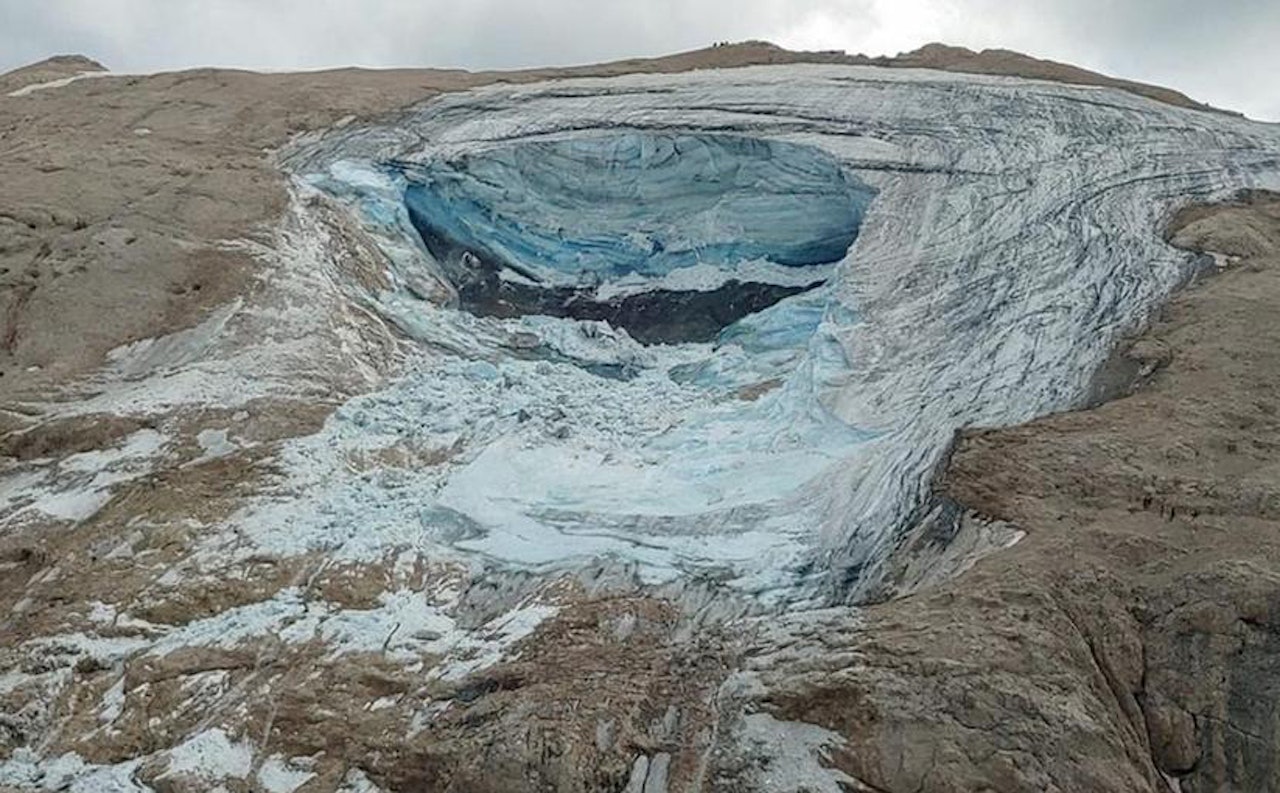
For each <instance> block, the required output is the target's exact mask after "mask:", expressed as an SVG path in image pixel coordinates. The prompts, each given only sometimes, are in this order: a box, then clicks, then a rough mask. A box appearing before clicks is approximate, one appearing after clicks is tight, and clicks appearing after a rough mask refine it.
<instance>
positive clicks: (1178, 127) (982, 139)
mask: <svg viewBox="0 0 1280 793" xmlns="http://www.w3.org/2000/svg"><path fill="white" fill-rule="evenodd" d="M1278 137H1280V135H1277V133H1276V132H1275V130H1274V129H1272V128H1268V127H1265V126H1263V125H1258V124H1254V123H1251V122H1247V121H1244V120H1241V119H1236V118H1231V117H1227V116H1220V115H1215V114H1210V113H1205V112H1198V111H1192V110H1186V109H1181V108H1176V107H1172V106H1167V105H1163V104H1159V103H1156V102H1154V101H1151V100H1148V99H1144V98H1140V97H1137V96H1132V95H1128V94H1124V93H1120V92H1116V91H1113V90H1104V89H1095V88H1083V87H1073V86H1066V85H1060V84H1049V83H1038V82H1031V81H1025V80H1016V79H1007V78H997V77H979V76H967V75H954V74H943V73H935V72H925V71H910V70H897V71H886V70H878V69H871V68H862V67H836V66H812V65H809V66H805V65H796V66H786V67H759V68H747V69H737V70H732V71H705V72H692V73H688V74H680V75H632V76H626V77H619V78H612V79H584V80H574V81H564V82H550V83H542V84H536V85H531V86H525V87H512V86H505V85H499V86H493V87H489V88H483V89H478V90H474V91H470V92H467V93H461V94H454V95H449V96H445V97H441V98H438V99H436V100H433V101H429V102H427V103H425V104H422V105H419V106H417V107H414V108H412V109H411V110H408V111H404V112H402V113H399V114H396V115H393V116H390V117H384V118H382V119H379V120H378V121H377V122H374V123H363V122H362V123H356V124H349V125H347V126H345V127H342V128H340V129H337V130H334V131H331V132H329V133H326V134H322V135H312V136H308V137H306V138H304V139H302V140H299V141H298V142H297V143H295V145H293V146H292V147H291V148H290V149H289V150H288V151H287V152H286V153H285V154H284V155H283V157H282V162H283V164H284V166H285V167H286V168H287V169H288V170H289V171H290V172H291V173H293V174H294V175H295V177H296V178H297V180H298V181H299V183H300V184H301V185H302V186H303V187H302V189H303V190H304V191H311V192H314V193H318V194H320V195H323V196H326V197H328V198H329V199H332V200H333V201H336V202H337V203H338V204H340V205H341V206H342V207H345V209H346V211H349V212H350V213H351V215H352V217H354V218H356V219H357V220H358V222H359V223H360V225H361V227H362V228H363V230H364V232H366V233H367V234H369V235H370V236H371V238H372V239H374V240H375V241H376V242H377V243H378V246H379V248H380V249H381V251H382V252H383V253H384V254H385V256H386V258H387V263H388V266H389V268H390V271H391V273H392V276H393V283H392V285H391V286H390V287H389V288H371V289H370V290H369V291H368V298H369V300H370V302H371V304H372V305H373V306H374V307H375V308H376V310H377V311H378V312H379V313H380V314H381V315H382V316H383V317H385V318H387V319H389V320H390V321H392V322H394V323H395V324H396V325H398V326H399V327H400V328H401V329H402V330H403V331H405V332H406V333H407V334H408V335H409V336H411V337H412V338H414V339H415V340H416V342H417V345H418V346H417V347H416V350H415V352H414V357H413V362H412V363H411V365H410V366H409V367H408V368H407V370H406V372H405V374H404V375H403V376H402V377H400V378H398V379H397V380H395V381H394V382H391V383H389V384H387V385H386V386H385V387H384V388H382V389H381V390H379V391H376V392H374V393H371V394H368V395H366V396H363V397H360V398H358V399H356V400H354V401H352V402H350V403H348V404H347V405H345V406H344V407H343V408H341V409H340V410H339V411H338V413H337V414H336V415H335V416H334V417H333V418H332V419H330V421H329V422H328V424H327V425H326V427H325V429H324V431H323V432H322V433H320V434H319V435H317V436H313V437H311V438H306V439H302V440H299V441H297V442H295V443H294V444H293V446H292V447H291V449H290V450H289V452H288V453H287V455H286V461H287V463H288V464H287V466H286V468H287V470H288V471H289V475H290V476H291V477H293V480H294V482H295V484H296V485H297V486H298V489H299V491H301V492H307V493H308V494H309V495H308V496H307V497H306V498H305V499H302V500H301V501H300V502H298V503H290V504H289V505H288V506H287V508H282V507H279V506H278V505H272V504H262V505H259V506H258V507H257V508H255V509H249V510H248V511H246V512H245V513H244V514H242V515H241V516H240V517H239V520H240V521H241V523H242V525H243V526H244V527H245V529H246V531H247V532H248V534H249V535H250V536H253V537H254V538H255V542H256V543H257V544H258V545H259V546H260V547H265V548H267V549H269V550H276V551H280V552H285V551H290V552H292V551H299V550H303V549H307V548H325V549H329V550H336V551H337V553H338V554H339V555H340V556H341V555H347V556H352V557H361V556H371V555H373V554H376V553H378V552H380V550H381V549H385V548H388V547H392V546H395V547H400V546H402V545H404V544H406V543H407V544H410V545H415V546H417V547H419V548H420V549H428V550H431V551H432V552H433V553H439V554H441V555H444V556H449V557H460V558H464V559H472V560H477V561H479V562H481V563H483V564H491V565H497V566H502V567H507V566H509V567H518V568H532V569H542V570H546V569H560V568H566V567H574V566H580V565H582V564H585V563H587V562H588V561H591V560H598V559H602V558H603V559H608V560H611V562H613V563H619V564H622V565H623V566H626V567H627V568H628V569H631V570H633V571H634V572H635V573H636V574H638V575H639V576H640V577H641V578H642V579H643V580H645V581H649V582H654V583H657V582H666V581H672V580H676V579H683V578H688V577H694V578H697V579H699V580H713V581H718V582H723V583H726V584H728V585H730V586H731V587H734V588H736V589H738V590H740V591H743V592H745V593H749V594H752V595H755V596H758V597H760V598H763V599H765V600H797V599H800V600H807V599H812V598H817V597H826V596H831V595H833V594H834V595H836V596H841V593H847V592H849V591H851V590H856V588H857V587H858V582H859V581H860V580H861V579H862V578H863V577H864V576H865V574H866V573H867V571H868V569H871V568H875V567H876V566H877V565H878V564H880V563H881V562H882V560H883V559H884V557H885V555H886V554H887V553H888V552H889V551H890V550H892V548H893V547H894V545H895V543H896V542H897V540H898V538H899V537H900V533H901V531H902V530H903V529H904V527H906V526H908V525H910V523H911V522H912V521H913V520H914V519H916V518H918V517H919V515H920V514H921V511H922V510H923V509H925V508H926V507H928V505H929V498H930V496H929V483H930V479H931V477H932V476H933V473H934V471H935V468H936V466H937V464H938V462H939V461H940V459H941V458H942V456H943V455H944V454H945V453H946V451H947V449H948V448H949V445H950V443H951V439H952V438H953V436H954V434H955V432H956V431H957V430H959V429H961V428H964V427H972V426H999V425H1007V424H1012V423H1017V422H1023V421H1026V420H1028V419H1031V418H1033V417H1035V416H1039V415H1043V414H1046V413H1050V412H1054V411H1060V410H1065V409H1069V408H1072V407H1075V406H1078V405H1080V404H1081V402H1082V400H1083V399H1084V398H1085V397H1086V394H1087V392H1088V389H1089V386H1090V382H1091V379H1092V378H1093V376H1094V374H1095V372H1096V371H1097V370H1098V368H1099V366H1100V364H1101V363H1102V362H1103V361H1104V359H1105V358H1106V356H1107V355H1108V353H1109V351H1110V350H1111V349H1112V347H1113V345H1114V344H1115V343H1116V341H1117V339H1118V338H1119V337H1120V336H1121V335H1122V334H1124V333H1126V332H1128V331H1130V330H1132V329H1134V328H1135V327H1137V326H1139V325H1140V324H1141V323H1142V321H1143V320H1144V318H1145V317H1147V315H1148V314H1149V312H1151V311H1152V310H1153V309H1154V308H1155V307H1157V306H1158V305H1159V304H1160V303H1161V301H1163V300H1164V299H1165V298H1167V297H1168V295H1169V294H1170V293H1171V292H1173V291H1174V290H1175V289H1177V288H1178V287H1179V286H1180V285H1182V284H1184V283H1185V282H1186V281H1187V280H1188V279H1190V278H1192V277H1193V276H1195V275H1196V274H1197V272H1199V271H1201V270H1203V269H1204V268H1205V267H1206V266H1207V264H1206V262H1204V261H1201V260H1197V259H1196V258H1195V257H1192V256H1189V255H1188V254H1186V253H1184V252H1181V251H1178V250H1175V249H1173V248H1171V247H1169V246H1168V245H1166V244H1165V243H1164V241H1163V240H1162V239H1160V238H1159V236H1157V233H1156V230H1157V229H1159V228H1160V227H1161V226H1162V223H1161V221H1162V220H1163V219H1164V218H1166V217H1167V216H1168V215H1169V214H1170V213H1171V212H1172V211H1173V210H1174V209H1175V208H1176V207H1177V206H1178V205H1180V204H1182V203H1185V202H1187V201H1189V200H1192V199H1209V198H1217V197H1222V196H1225V195H1228V194H1230V193H1232V192H1234V191H1236V190H1238V189H1240V188H1244V187H1250V186H1261V185H1268V184H1270V185H1275V184H1276V173H1277V171H1278V170H1280V162H1278V161H1277V157H1276V151H1277V138H1278ZM406 442H407V443H409V444H410V445H412V446H413V447H415V448H418V449H424V450H430V451H431V454H432V455H434V457H433V459H434V460H436V461H437V462H438V463H439V464H436V465H432V466H428V467H421V468H417V469H397V470H395V471H390V470H387V471H382V472H379V473H374V474H369V473H367V472H359V471H354V470H352V469H350V468H349V467H347V466H344V464H343V463H342V461H343V460H345V459H348V457H349V455H350V454H352V453H354V452H360V451H362V450H365V451H368V450H376V449H377V448H381V447H384V446H387V445H389V444H392V443H406Z"/></svg>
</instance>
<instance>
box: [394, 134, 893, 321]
mask: <svg viewBox="0 0 1280 793" xmlns="http://www.w3.org/2000/svg"><path fill="white" fill-rule="evenodd" d="M393 167H397V168H399V170H400V171H401V172H402V175H403V176H404V178H405V180H406V182H407V186H406V188H405V196H404V200H405V205H406V208H407V210H408V217H409V220H410V222H411V223H412V225H413V227H414V229H415V230H416V231H417V232H418V234H419V235H420V236H421V238H422V241H423V243H424V244H425V246H426V247H427V249H428V250H429V251H430V252H431V254H432V256H434V257H435V258H436V259H437V260H438V261H439V262H440V263H441V266H442V268H443V270H444V272H445V274H446V276H447V277H448V278H449V279H450V281H451V282H452V284H453V286H454V288H455V289H456V290H457V293H458V298H459V302H460V304H461V306H462V307H463V308H465V309H467V310H469V311H471V312H472V313H475V314H478V315H481V316H493V317H503V318H509V317H518V316H524V315H529V314H537V315H545V316H553V317H566V318H572V319H584V320H601V321H606V322H608V323H609V324H611V325H613V326H614V327H618V328H623V329H625V330H626V331H627V332H628V333H630V334H631V336H632V337H633V338H635V339H637V340H638V341H640V342H642V343H680V342H690V341H711V340H712V339H714V338H715V337H716V335H717V334H718V333H720V331H721V330H723V329H724V328H726V327H728V326H729V325H732V324H733V323H735V322H737V321H738V320H740V319H742V318H743V317H746V316H748V315H750V314H755V313H757V312H759V311H761V310H763V309H765V308H768V307H769V306H771V305H773V304H775V303H777V302H778V301H779V300H782V299H784V298H786V297H789V296H791V295H795V294H799V293H801V292H805V291H808V290H810V289H813V288H815V287H817V286H819V285H821V284H822V283H824V282H825V281H826V278H827V275H828V272H827V268H823V267H821V265H830V264H833V263H835V262H838V261H840V260H841V259H843V258H844V256H845V254H846V253H847V252H848V250H849V248H850V247H851V246H852V245H853V242H854V240H856V239H857V236H858V228H859V226H860V225H861V223H862V218H863V214H864V212H865V211H866V208H867V206H868V204H869V203H870V202H871V200H872V198H873V196H874V192H873V191H872V189H871V188H870V187H869V186H867V185H866V184H864V183H863V182H862V181H861V180H859V179H858V178H857V177H855V176H853V175H852V174H850V173H848V172H847V171H846V170H844V169H843V168H842V167H841V165H840V163H839V162H838V161H837V160H836V159H835V158H834V157H832V156H831V155H829V154H827V153H826V152H824V151H822V150H821V149H818V148H814V147H810V146H803V145H798V144H794V143H787V142H782V141H770V140H761V139H755V138H748V137H741V136H732V135H708V134H703V135H688V134H676V133H662V132H636V131H633V132H625V133H620V134H597V135H589V136H585V137H579V138H570V139H559V140H551V141H525V142H520V143H516V144H513V145H509V146H502V147H498V148H494V149H490V150H488V151H484V152H477V153H468V154H464V155H462V156H460V157H457V158H454V159H450V160H435V161H430V162H427V163H425V164H402V165H398V166H393ZM744 263H754V264H756V265H757V267H764V268H766V269H774V270H778V269H785V270H791V271H792V272H791V273H789V274H788V277H786V278H781V279H776V280H775V281H773V282H770V281H767V280H752V279H748V278H744V277H741V276H739V275H737V272H738V268H739V266H740V265H742V264H744ZM681 276H684V278H683V281H682V280H681Z"/></svg>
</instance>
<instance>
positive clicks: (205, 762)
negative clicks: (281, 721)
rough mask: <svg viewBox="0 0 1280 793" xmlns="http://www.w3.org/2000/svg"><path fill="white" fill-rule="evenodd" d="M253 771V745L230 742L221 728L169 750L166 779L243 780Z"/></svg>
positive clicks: (206, 731)
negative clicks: (184, 777)
mask: <svg viewBox="0 0 1280 793" xmlns="http://www.w3.org/2000/svg"><path fill="white" fill-rule="evenodd" d="M252 770H253V745H252V744H251V743H249V742H248V741H233V740H232V739H231V738H230V736H228V735H227V733H226V731H225V730H223V729H222V728H221V727H211V728H209V729H207V730H204V731H203V732H199V733H197V734H195V735H193V736H191V737H190V738H188V739H187V740H185V741H183V742H182V743H180V744H178V745H177V746H175V747H173V748H172V749H170V750H169V767H168V769H167V770H166V771H165V772H164V775H163V776H164V777H168V776H179V775H182V776H193V777H198V778H201V779H207V780H219V779H227V778H232V779H244V778H246V777H248V776H249V773H250V772H251V771H252Z"/></svg>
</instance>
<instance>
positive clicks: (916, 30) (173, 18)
mask: <svg viewBox="0 0 1280 793" xmlns="http://www.w3.org/2000/svg"><path fill="white" fill-rule="evenodd" d="M748 38H761V39H768V40H771V41H774V42H777V43H779V44H783V45H786V46H789V47H793V48H805V49H845V50H848V51H850V52H865V53H868V54H883V53H887V54H894V53H897V52H901V51H903V50H909V49H914V48H916V47H918V46H920V45H921V44H924V43H926V42H929V41H946V42H948V43H952V44H961V45H965V46H969V47H973V48H983V47H1007V48H1010V49H1017V50H1021V51H1023V52H1027V53H1030V54H1033V55H1037V56H1039V57H1046V58H1053V59H1055V60H1063V61H1068V62H1071V63H1075V64H1078V65H1080V66H1084V67H1087V68H1091V69H1095V70H1098V71H1102V72H1106V73H1108V74H1114V75H1117V76H1122V77H1128V78H1132V79H1137V80H1143V81H1147V82H1153V83H1158V84H1162V85H1168V86H1171V87H1174V88H1177V89H1179V90H1182V91H1183V92H1185V93H1187V94H1189V95H1191V96H1192V97H1193V98H1196V99H1200V100H1203V101H1207V102H1210V103H1212V104H1215V105H1218V106H1221V107H1226V108H1230V109H1234V110H1240V111H1243V112H1245V113H1247V114H1248V115H1250V116H1253V117H1255V118H1262V119H1267V120H1273V121H1280V61H1277V59H1276V57H1275V54H1274V51H1275V49H1276V48H1277V47H1280V0H617V1H614V2H611V1H610V0H0V70H5V69H8V68H12V67H14V66H18V65H21V64H23V63H27V62H30V61H33V60H39V59H41V58H44V57H45V56H47V55H50V54H53V53H65V52H78V53H83V54H86V55H89V56H91V57H93V58H96V59H98V60H100V61H102V62H103V63H104V64H106V65H107V66H109V67H110V68H112V69H115V70H117V71H151V70H157V69H174V68H183V67H189V66H208V65H218V66H243V67H257V68H311V67H319V66H333V65H349V64H359V65H365V66H406V65H431V66H460V67H466V68H473V69H475V68H507V67H519V66H540V65H560V64H573V63H588V62H593V61H600V60H608V59H614V58H622V57H632V56H639V55H658V54H663V53H667V52H673V51H677V50H683V49H692V48H695V47H701V46H705V45H706V44H708V43H710V42H713V41H720V40H733V41H737V40H741V39H748Z"/></svg>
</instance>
